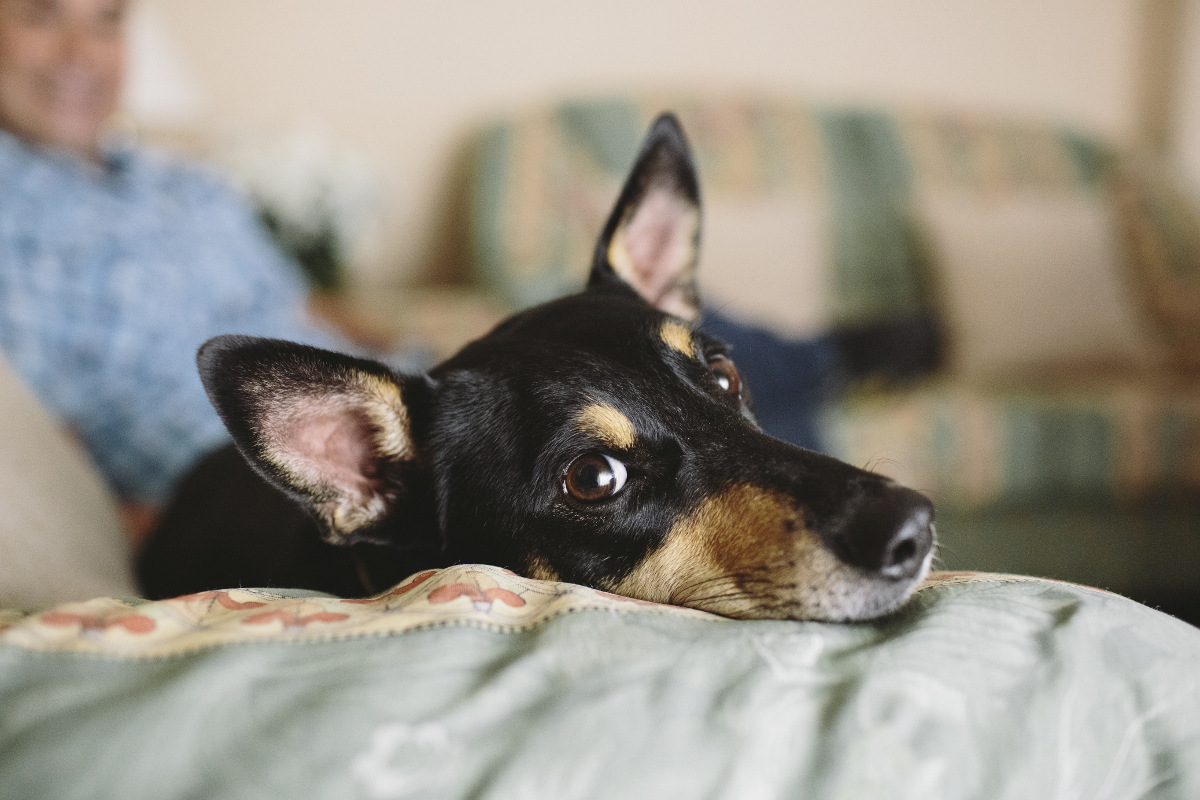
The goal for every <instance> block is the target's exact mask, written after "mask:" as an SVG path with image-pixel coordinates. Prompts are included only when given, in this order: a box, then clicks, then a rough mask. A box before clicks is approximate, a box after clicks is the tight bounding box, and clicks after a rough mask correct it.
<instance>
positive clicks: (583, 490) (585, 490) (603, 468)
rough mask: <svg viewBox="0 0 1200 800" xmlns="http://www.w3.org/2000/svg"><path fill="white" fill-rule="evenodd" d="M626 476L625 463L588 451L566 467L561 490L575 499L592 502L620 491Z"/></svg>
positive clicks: (627, 474)
mask: <svg viewBox="0 0 1200 800" xmlns="http://www.w3.org/2000/svg"><path fill="white" fill-rule="evenodd" d="M628 476H629V473H628V471H627V470H626V469H625V465H624V464H622V463H621V462H620V461H617V460H616V459H615V458H612V457H611V456H606V455H604V454H602V453H589V454H588V455H586V456H580V457H579V458H577V459H575V460H574V461H572V462H571V466H569V467H567V476H566V477H565V478H563V491H565V492H566V493H567V494H569V495H571V497H574V498H575V499H576V500H582V501H583V502H585V503H594V502H596V501H597V500H604V499H605V498H608V497H612V496H613V495H615V494H616V493H617V492H619V491H621V489H622V488H623V487H624V486H625V479H626V478H627V477H628Z"/></svg>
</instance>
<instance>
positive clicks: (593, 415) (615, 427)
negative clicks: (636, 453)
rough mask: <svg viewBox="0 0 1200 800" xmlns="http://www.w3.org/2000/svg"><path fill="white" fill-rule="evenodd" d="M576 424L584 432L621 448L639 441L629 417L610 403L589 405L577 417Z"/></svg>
mask: <svg viewBox="0 0 1200 800" xmlns="http://www.w3.org/2000/svg"><path fill="white" fill-rule="evenodd" d="M575 425H576V427H578V428H579V430H580V431H582V432H583V433H586V434H587V435H589V436H593V437H595V438H597V439H599V440H600V441H602V442H604V443H605V444H606V445H608V446H610V447H615V448H617V449H620V450H628V449H629V448H631V447H633V445H634V443H635V442H636V441H637V432H636V431H635V430H634V428H633V423H632V422H630V421H629V417H627V416H625V415H624V414H622V413H621V412H620V411H618V410H617V409H615V408H613V407H612V406H610V405H609V404H608V403H592V404H591V405H590V406H587V407H586V408H584V409H583V410H582V411H580V412H579V414H578V415H577V416H576V417H575Z"/></svg>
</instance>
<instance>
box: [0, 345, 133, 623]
mask: <svg viewBox="0 0 1200 800" xmlns="http://www.w3.org/2000/svg"><path fill="white" fill-rule="evenodd" d="M0 504H2V507H3V509H4V513H3V514H0V607H6V608H38V607H43V606H47V605H53V604H56V603H62V602H66V601H70V600H84V599H87V598H90V597H96V596H98V595H109V596H123V595H133V594H136V590H135V589H134V585H133V579H132V577H131V574H130V566H129V562H130V555H129V551H128V546H127V545H126V543H125V538H124V535H123V533H122V531H121V526H120V522H119V520H118V516H117V507H116V503H115V502H114V500H113V498H112V496H111V495H110V494H109V492H108V489H107V488H106V487H105V485H104V483H103V482H102V480H101V478H100V476H99V474H98V473H97V472H96V470H95V469H94V468H93V466H92V465H91V464H90V463H89V461H88V458H87V455H86V454H85V453H84V452H83V450H82V449H81V448H80V447H79V445H77V444H76V443H75V442H74V441H73V440H72V439H70V437H68V436H66V435H65V434H64V433H63V431H62V430H61V429H60V427H59V426H58V425H57V424H56V423H55V422H54V421H53V420H52V419H51V418H50V417H49V415H47V414H46V412H45V411H43V410H42V408H41V406H39V405H38V403H37V401H36V400H35V399H34V397H33V396H32V395H31V394H30V393H29V391H28V390H27V389H26V388H25V387H24V386H23V385H22V384H21V382H20V380H19V379H18V378H17V377H16V375H15V374H14V373H13V372H12V370H11V369H10V368H9V367H8V365H7V364H6V363H4V362H3V361H0Z"/></svg>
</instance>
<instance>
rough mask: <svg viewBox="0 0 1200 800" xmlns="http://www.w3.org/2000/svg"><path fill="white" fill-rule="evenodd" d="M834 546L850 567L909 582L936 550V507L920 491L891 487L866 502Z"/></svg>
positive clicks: (840, 534)
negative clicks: (934, 513) (934, 523)
mask: <svg viewBox="0 0 1200 800" xmlns="http://www.w3.org/2000/svg"><path fill="white" fill-rule="evenodd" d="M832 544H833V549H834V552H836V553H837V555H838V557H839V558H841V559H842V560H843V561H845V562H846V563H847V564H851V565H853V566H855V567H859V568H860V569H864V570H867V571H869V572H873V573H876V574H878V575H881V576H883V577H886V578H891V579H894V580H907V579H909V578H912V577H913V576H915V575H916V574H917V573H918V572H919V571H920V569H921V565H922V564H923V563H924V561H925V557H926V556H927V555H929V551H930V549H931V548H932V547H933V504H932V503H931V502H930V501H929V499H928V498H926V497H925V496H924V495H922V494H920V493H919V492H914V491H913V490H911V489H906V488H904V487H900V486H891V487H889V488H888V489H887V490H886V491H885V492H883V493H881V494H880V495H878V496H876V497H872V498H870V499H868V500H865V501H863V502H862V504H861V505H860V506H859V508H857V509H856V510H855V511H853V512H852V513H851V515H850V517H849V518H848V519H847V520H846V521H845V523H844V524H843V525H842V526H841V529H840V530H839V531H837V532H836V533H835V535H834V539H833V542H832Z"/></svg>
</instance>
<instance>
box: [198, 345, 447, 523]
mask: <svg viewBox="0 0 1200 800" xmlns="http://www.w3.org/2000/svg"><path fill="white" fill-rule="evenodd" d="M196 361H197V364H198V366H199V368H200V378H201V380H202V381H203V383H204V388H205V390H206V391H207V392H208V396H209V399H210V400H212V404H213V405H214V406H215V407H216V409H217V413H219V414H220V415H221V419H222V420H224V422H225V427H227V428H228V429H229V432H230V434H231V435H232V436H233V441H234V444H236V445H237V448H238V450H240V451H241V453H242V455H243V456H245V458H246V460H247V461H248V462H249V463H250V465H251V466H252V467H254V469H255V471H256V472H258V473H259V474H260V475H261V476H262V477H263V478H265V479H266V480H267V481H268V482H269V483H271V484H273V485H274V486H275V487H276V488H278V489H280V490H282V491H283V492H284V493H285V494H287V495H289V496H291V497H292V498H293V499H294V500H296V501H297V502H299V503H300V504H301V505H302V506H304V507H305V508H307V509H308V510H309V511H311V512H312V513H313V514H314V515H315V516H316V517H317V519H318V521H320V523H321V524H322V527H323V529H324V536H325V540H326V541H328V542H329V543H330V544H351V543H354V542H358V541H368V542H381V541H382V540H381V539H380V538H379V537H378V536H377V532H378V531H379V530H380V529H381V525H380V523H382V522H383V520H384V519H387V518H389V517H390V516H391V515H392V514H393V513H394V512H397V511H398V510H399V509H400V508H401V507H403V506H405V504H406V503H407V502H409V501H410V500H411V498H412V497H413V496H414V495H415V494H420V493H421V488H422V487H421V486H419V485H417V484H419V483H420V482H421V481H423V480H426V479H427V476H426V475H425V473H424V468H423V467H422V466H421V464H420V462H419V460H418V459H417V448H416V443H415V441H414V438H413V432H412V422H411V414H410V411H411V408H412V405H413V401H414V398H415V396H419V395H420V394H421V392H422V390H423V389H424V388H425V385H424V383H423V382H422V381H423V379H421V378H405V377H402V376H398V375H395V374H393V373H392V372H391V371H390V370H389V369H388V368H387V367H385V366H383V365H382V364H378V363H376V362H374V361H367V360H365V359H359V358H353V357H351V356H345V355H341V354H339V353H332V352H328V351H325V350H319V349H317V348H315V347H307V346H305V345H299V344H294V343H292V342H284V341H280V340H277V339H258V338H253V337H247V336H218V337H216V338H214V339H210V340H209V341H208V342H206V343H205V344H204V346H203V347H201V348H200V352H199V353H198V354H197V356H196Z"/></svg>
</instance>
